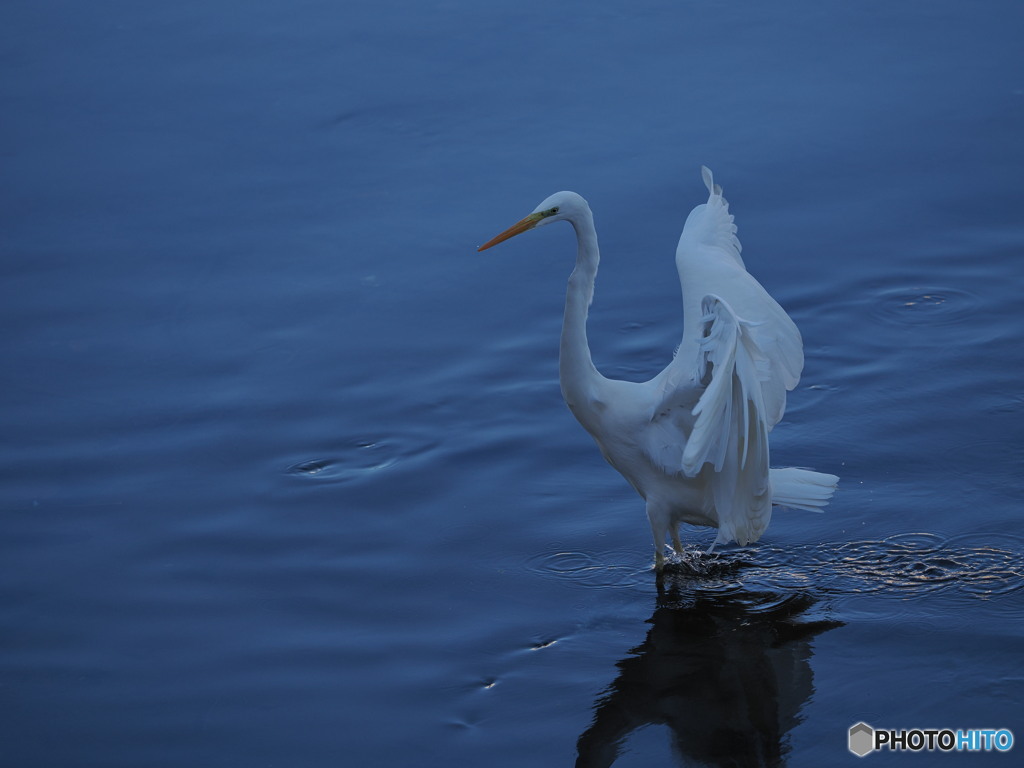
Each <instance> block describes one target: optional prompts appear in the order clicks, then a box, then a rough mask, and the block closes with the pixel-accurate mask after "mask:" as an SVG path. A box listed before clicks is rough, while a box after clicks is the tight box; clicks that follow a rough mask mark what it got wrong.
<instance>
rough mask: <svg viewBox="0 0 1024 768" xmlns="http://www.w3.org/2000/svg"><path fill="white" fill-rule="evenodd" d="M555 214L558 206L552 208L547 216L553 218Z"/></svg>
mask: <svg viewBox="0 0 1024 768" xmlns="http://www.w3.org/2000/svg"><path fill="white" fill-rule="evenodd" d="M556 213H558V206H557V205H556V206H555V207H554V208H552V209H551V210H550V211H548V216H554V215H555V214H556Z"/></svg>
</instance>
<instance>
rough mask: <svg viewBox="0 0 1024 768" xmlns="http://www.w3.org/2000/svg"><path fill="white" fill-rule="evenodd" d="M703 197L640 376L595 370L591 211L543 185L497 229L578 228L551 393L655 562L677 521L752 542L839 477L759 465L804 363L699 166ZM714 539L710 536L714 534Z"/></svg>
mask: <svg viewBox="0 0 1024 768" xmlns="http://www.w3.org/2000/svg"><path fill="white" fill-rule="evenodd" d="M703 173H704V181H705V183H706V185H707V187H708V191H709V193H710V194H709V198H708V201H707V203H705V204H703V205H699V206H697V207H696V208H694V209H693V211H692V212H691V213H690V215H689V217H688V218H687V220H686V224H685V226H684V228H683V233H682V235H681V236H680V238H679V246H678V248H677V251H676V267H677V268H678V270H679V279H680V283H681V286H682V293H683V336H682V341H681V342H680V344H679V348H678V350H677V352H676V355H675V358H674V359H673V361H672V362H671V363H670V364H669V365H668V367H666V368H665V370H663V371H662V372H661V373H659V374H658V375H657V376H655V377H654V378H653V379H651V380H650V381H647V382H643V383H639V384H638V383H633V382H626V381H617V380H613V379H608V378H605V377H604V376H602V375H601V374H600V373H599V372H598V371H597V369H596V368H595V367H594V364H593V362H592V360H591V356H590V349H589V346H588V344H587V336H586V321H587V310H588V307H589V306H590V302H591V300H592V298H593V291H594V279H595V277H596V275H597V267H598V262H599V259H600V256H599V251H598V247H597V233H596V231H595V229H594V219H593V215H592V213H591V211H590V207H589V206H588V205H587V203H586V201H585V200H584V199H583V198H582V197H580V196H579V195H577V194H576V193H575V192H559V193H557V194H555V195H552V196H551V197H549V198H548V199H547V200H545V201H544V202H543V203H541V205H540V206H538V207H537V209H536V211H535V212H534V213H533V214H531V215H530V216H529V217H527V218H526V219H524V220H523V221H522V222H520V223H519V224H518V225H516V226H515V227H513V228H511V229H510V230H507V232H506V233H503V235H499V237H498V238H495V240H494V241H491V243H490V244H488V245H487V246H483V247H490V245H491V244H494V243H495V242H499V241H500V239H502V238H503V237H509V236H511V235H513V234H518V233H519V232H521V231H525V229H528V228H532V227H534V226H540V225H543V224H548V223H550V222H552V221H559V220H567V221H569V222H570V223H572V225H573V227H574V228H575V230H576V235H577V241H578V246H579V247H578V252H577V259H576V268H575V269H574V270H573V272H572V275H571V276H570V278H569V286H568V290H567V294H566V302H565V317H564V320H563V325H562V337H561V345H560V354H559V380H560V383H561V387H562V395H563V396H564V398H565V401H566V403H567V404H568V406H569V408H570V410H571V411H572V413H573V415H575V416H576V418H577V419H578V420H579V422H580V424H582V425H583V427H584V429H586V430H587V432H589V433H590V434H591V435H592V436H593V437H594V439H595V440H596V441H597V444H598V446H599V447H600V448H601V453H602V454H603V455H604V457H605V459H607V460H608V463H609V464H611V465H612V466H613V467H615V469H617V470H618V471H619V472H620V473H622V475H623V476H624V477H625V478H626V479H627V480H628V481H629V482H630V484H631V485H632V486H633V487H634V488H635V489H636V491H637V493H639V494H640V496H641V497H643V498H644V500H645V501H646V502H647V516H648V519H649V521H650V524H651V531H652V533H653V535H654V544H655V556H656V564H657V567H658V568H659V569H660V568H661V567H662V564H663V562H664V548H665V543H666V537H667V536H670V537H671V539H672V543H673V546H674V548H675V549H676V550H677V551H678V550H679V549H680V544H679V537H678V527H679V524H680V523H684V522H685V523H693V524H696V525H708V526H713V527H717V528H718V537H717V538H716V540H715V543H728V542H730V541H736V542H739V543H740V544H747V543H749V542H753V541H757V539H758V538H760V536H761V534H762V533H764V531H765V529H766V528H767V526H768V522H769V520H770V519H771V506H772V503H773V502H774V503H777V504H785V505H787V506H792V507H797V508H801V509H807V510H814V511H820V509H821V508H822V507H823V506H825V504H827V503H828V500H829V499H830V498H831V496H832V493H833V491H834V490H835V486H836V483H837V482H838V478H837V477H836V476H835V475H826V474H822V473H818V472H812V471H809V470H803V469H769V464H768V460H769V451H768V433H769V432H770V431H771V429H772V427H774V426H775V424H776V423H777V422H778V421H779V420H780V419H781V418H782V415H783V413H784V411H785V406H786V392H787V391H788V390H791V389H793V387H795V386H796V384H797V382H798V381H799V378H800V372H801V369H802V368H803V344H802V341H801V338H800V332H799V331H798V330H797V328H796V325H794V323H793V321H792V320H791V319H790V318H789V316H788V315H787V314H786V313H785V311H784V310H783V309H782V307H780V306H779V305H778V303H777V302H776V301H775V300H774V299H773V298H772V297H771V296H769V295H768V293H767V292H766V291H765V290H764V288H762V287H761V285H760V283H758V282H757V281H756V280H755V279H754V278H753V277H752V276H751V275H750V274H749V273H748V272H747V271H746V268H745V266H744V264H743V260H742V258H741V256H740V243H739V240H738V239H737V238H736V226H735V225H734V223H733V217H732V215H731V214H730V213H729V206H728V203H727V202H726V201H725V199H724V198H723V197H722V190H721V188H719V187H718V186H716V185H715V184H714V182H713V179H712V176H711V172H710V171H709V170H708V169H707V168H704V169H703ZM712 546H714V545H712Z"/></svg>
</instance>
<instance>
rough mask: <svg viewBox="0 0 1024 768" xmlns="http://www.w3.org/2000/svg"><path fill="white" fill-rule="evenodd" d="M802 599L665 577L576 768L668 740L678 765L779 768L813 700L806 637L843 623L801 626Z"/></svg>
mask: <svg viewBox="0 0 1024 768" xmlns="http://www.w3.org/2000/svg"><path fill="white" fill-rule="evenodd" d="M815 602H816V600H815V598H813V597H811V596H810V595H809V594H807V593H802V592H800V593H793V594H788V595H781V594H778V593H772V592H746V591H742V590H736V591H732V592H715V591H706V590H696V591H694V589H693V584H692V582H690V581H689V580H687V579H685V578H683V577H680V576H679V575H678V574H676V575H675V576H673V575H671V574H670V575H668V576H667V577H666V578H665V580H664V581H663V582H662V583H661V584H659V594H658V598H657V607H656V608H655V611H654V614H653V615H652V616H651V618H650V619H649V620H648V622H649V623H650V624H651V629H650V631H649V632H648V633H647V637H646V639H645V640H644V642H643V643H641V644H640V645H639V646H637V647H636V648H634V649H632V650H631V651H630V652H629V655H628V656H627V657H626V658H624V659H623V660H622V661H620V662H618V664H617V666H618V668H619V676H618V677H617V678H616V679H615V681H614V682H612V684H611V685H610V686H609V687H608V688H607V689H606V691H605V693H604V694H603V695H602V698H601V699H600V700H599V701H598V702H597V704H596V706H595V715H594V720H593V723H592V724H591V726H590V727H589V728H588V729H587V730H586V731H585V732H584V733H583V735H582V736H580V738H579V741H578V742H577V750H578V757H577V760H576V765H577V766H578V768H597V766H609V765H612V764H613V763H614V762H615V760H616V759H617V758H618V756H619V753H620V750H621V749H622V746H623V743H624V742H625V740H626V738H627V737H628V736H629V734H631V733H633V732H634V731H636V730H638V729H640V728H643V727H645V726H647V725H665V726H668V728H669V729H670V731H671V739H672V745H673V751H674V753H675V755H676V757H677V759H678V761H679V763H680V764H681V765H687V764H690V763H699V764H700V765H712V766H737V767H739V766H778V765H783V764H784V763H785V757H786V753H787V752H788V744H787V739H786V736H787V734H788V733H789V731H790V730H791V729H792V728H793V727H794V726H796V725H797V724H798V723H799V722H800V721H801V715H800V713H801V710H802V708H803V706H804V704H805V703H806V702H807V701H808V699H809V698H810V696H811V694H812V693H813V691H814V688H813V685H812V673H811V666H810V658H811V654H812V651H811V640H812V638H814V636H815V635H818V634H820V633H822V632H825V631H827V630H829V629H833V628H835V627H838V626H842V624H843V622H839V621H834V620H829V619H823V618H818V619H814V618H810V617H808V616H807V615H806V614H807V612H808V611H809V609H810V608H811V607H812V606H814V605H815Z"/></svg>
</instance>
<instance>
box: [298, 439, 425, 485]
mask: <svg viewBox="0 0 1024 768" xmlns="http://www.w3.org/2000/svg"><path fill="white" fill-rule="evenodd" d="M431 447H433V444H430V443H426V442H423V441H416V440H414V439H410V438H408V437H406V438H403V439H402V440H401V441H398V440H369V439H358V440H353V441H351V442H350V443H349V444H348V445H347V446H346V447H345V448H344V449H343V450H342V451H341V453H340V455H338V456H332V457H323V458H315V459H307V460H305V461H301V462H298V463H296V464H292V465H291V466H290V467H288V468H287V469H286V470H285V473H286V474H288V475H292V476H294V477H302V478H309V479H315V480H320V481H325V482H350V481H356V480H365V479H368V478H370V477H372V476H373V475H375V474H376V473H378V472H380V471H382V470H386V469H390V468H391V467H393V466H394V465H396V464H398V463H399V462H401V461H403V460H406V459H408V458H410V457H412V456H415V455H419V454H422V453H423V452H424V451H426V450H429V449H430V448H431Z"/></svg>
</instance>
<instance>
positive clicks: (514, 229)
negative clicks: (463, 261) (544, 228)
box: [476, 213, 544, 253]
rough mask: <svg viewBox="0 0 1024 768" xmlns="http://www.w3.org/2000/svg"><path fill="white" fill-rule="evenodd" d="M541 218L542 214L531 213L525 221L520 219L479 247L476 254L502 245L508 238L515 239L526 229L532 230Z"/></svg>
mask: <svg viewBox="0 0 1024 768" xmlns="http://www.w3.org/2000/svg"><path fill="white" fill-rule="evenodd" d="M542 218H544V217H543V215H542V214H539V213H531V214H530V215H529V216H527V217H526V218H525V219H520V220H519V221H517V222H516V223H515V224H513V225H512V226H511V227H509V228H508V229H506V230H505V231H504V232H502V233H501V234H500V235H498V236H497V237H495V238H493V239H492V240H488V241H487V242H486V243H484V244H483V245H481V246H480V247H479V248H477V249H476V250H477V252H478V253H479V252H480V251H486V250H487V249H488V248H490V247H491V246H492V245H497V244H498V243H503V242H505V241H506V240H508V239H509V238H510V237H515V236H516V235H518V234H521V233H523V232H525V231H526V230H528V229H533V228H534V227H535V226H537V222H538V221H540V220H541V219H542Z"/></svg>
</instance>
